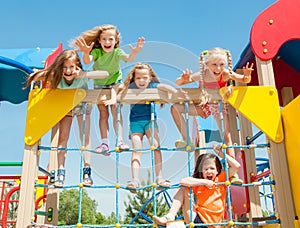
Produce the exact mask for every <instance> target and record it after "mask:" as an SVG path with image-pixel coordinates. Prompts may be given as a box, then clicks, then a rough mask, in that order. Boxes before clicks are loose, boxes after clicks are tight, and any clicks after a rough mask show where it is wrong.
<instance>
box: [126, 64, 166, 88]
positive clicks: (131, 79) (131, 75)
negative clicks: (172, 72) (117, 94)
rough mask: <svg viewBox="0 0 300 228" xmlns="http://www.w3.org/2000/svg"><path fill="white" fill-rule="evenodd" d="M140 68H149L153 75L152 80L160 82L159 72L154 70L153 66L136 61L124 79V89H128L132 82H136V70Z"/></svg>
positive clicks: (150, 73)
mask: <svg viewBox="0 0 300 228" xmlns="http://www.w3.org/2000/svg"><path fill="white" fill-rule="evenodd" d="M140 69H147V70H149V75H150V77H151V79H150V81H151V82H158V83H159V82H160V80H159V78H158V76H157V74H156V73H155V72H154V70H153V69H152V67H151V66H150V65H149V64H147V63H136V64H135V65H134V66H133V67H132V68H131V70H130V71H129V73H128V75H127V77H126V79H125V80H124V89H127V88H128V87H129V85H130V83H132V82H134V79H135V71H136V70H140Z"/></svg>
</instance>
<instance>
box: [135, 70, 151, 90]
mask: <svg viewBox="0 0 300 228" xmlns="http://www.w3.org/2000/svg"><path fill="white" fill-rule="evenodd" d="M150 81H151V76H150V72H149V69H135V74H134V83H135V84H136V86H137V87H138V88H139V89H146V88H147V87H148V85H149V83H150Z"/></svg>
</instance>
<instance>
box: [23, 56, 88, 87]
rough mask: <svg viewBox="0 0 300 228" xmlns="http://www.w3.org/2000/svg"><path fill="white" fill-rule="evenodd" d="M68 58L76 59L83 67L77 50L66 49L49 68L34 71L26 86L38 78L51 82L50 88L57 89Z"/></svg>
mask: <svg viewBox="0 0 300 228" xmlns="http://www.w3.org/2000/svg"><path fill="white" fill-rule="evenodd" d="M66 60H72V61H74V63H75V64H76V66H78V67H79V68H81V69H82V64H81V61H80V57H79V55H78V54H77V52H76V51H74V50H64V51H62V52H61V53H60V54H59V55H58V56H57V57H56V59H55V60H54V62H53V63H52V64H51V65H50V66H49V67H48V68H46V69H43V70H39V71H36V72H34V73H32V74H31V75H30V76H29V78H28V79H27V83H26V87H25V88H27V87H28V86H30V84H31V82H33V81H36V78H38V80H43V81H44V83H46V84H49V88H51V89H56V88H57V86H58V84H59V82H60V81H61V80H62V78H63V66H64V62H65V61H66Z"/></svg>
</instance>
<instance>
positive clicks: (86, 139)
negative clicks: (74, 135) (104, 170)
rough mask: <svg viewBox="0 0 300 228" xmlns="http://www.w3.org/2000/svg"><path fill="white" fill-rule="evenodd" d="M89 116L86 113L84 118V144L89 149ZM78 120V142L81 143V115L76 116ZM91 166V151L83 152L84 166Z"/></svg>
mask: <svg viewBox="0 0 300 228" xmlns="http://www.w3.org/2000/svg"><path fill="white" fill-rule="evenodd" d="M90 119H91V117H90V115H86V119H85V134H84V146H85V148H86V149H91V139H90V123H91V121H90ZM77 121H78V127H79V137H80V142H81V143H82V136H83V135H82V122H83V116H82V115H80V116H77ZM90 166H91V153H90V152H84V167H90Z"/></svg>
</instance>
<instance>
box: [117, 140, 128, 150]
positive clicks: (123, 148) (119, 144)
mask: <svg viewBox="0 0 300 228" xmlns="http://www.w3.org/2000/svg"><path fill="white" fill-rule="evenodd" d="M118 147H119V148H120V151H124V150H129V149H130V147H129V146H128V145H127V144H126V143H124V142H123V141H122V140H120V141H119V143H118Z"/></svg>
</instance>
